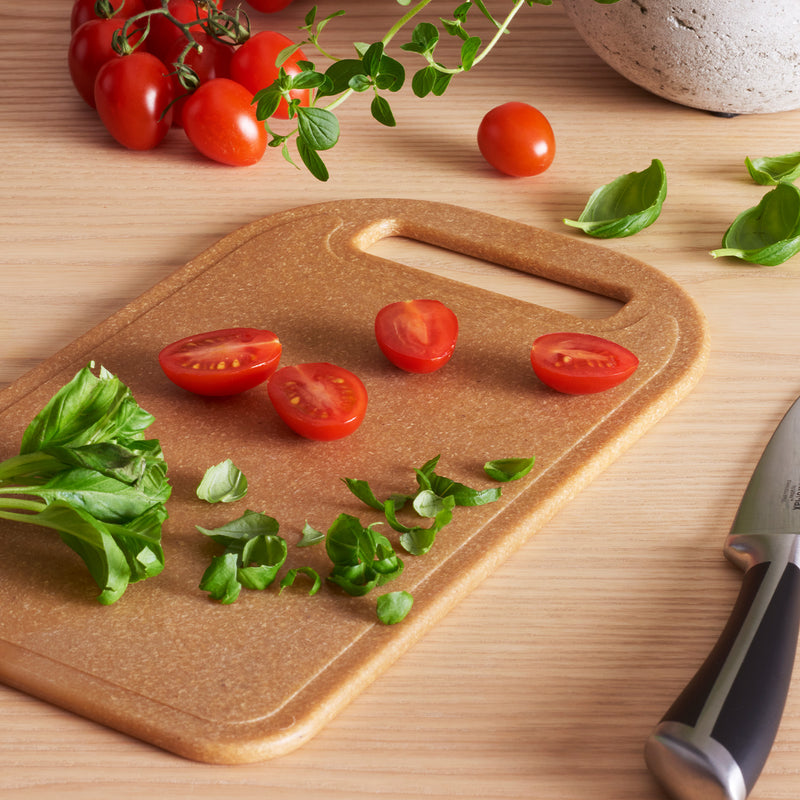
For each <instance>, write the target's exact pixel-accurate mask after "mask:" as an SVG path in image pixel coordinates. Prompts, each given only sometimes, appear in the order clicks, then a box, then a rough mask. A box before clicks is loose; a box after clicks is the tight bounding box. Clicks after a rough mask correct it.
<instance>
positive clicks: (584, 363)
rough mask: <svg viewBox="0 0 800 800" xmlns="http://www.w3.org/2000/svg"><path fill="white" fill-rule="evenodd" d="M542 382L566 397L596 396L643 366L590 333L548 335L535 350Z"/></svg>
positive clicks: (533, 355)
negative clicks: (576, 395)
mask: <svg viewBox="0 0 800 800" xmlns="http://www.w3.org/2000/svg"><path fill="white" fill-rule="evenodd" d="M531 364H533V371H534V372H535V373H536V375H537V376H538V377H539V379H540V380H541V381H542V382H543V383H546V384H547V385H548V386H550V387H551V388H552V389H555V390H556V391H559V392H564V393H565V394H592V393H594V392H603V391H605V390H606V389H610V388H612V387H613V386H617V385H618V384H620V383H622V382H623V381H624V380H626V379H627V378H629V377H630V376H631V375H632V374H633V373H634V372H635V371H636V368H637V367H638V366H639V359H638V358H637V357H636V356H635V355H634V354H633V353H631V351H630V350H627V349H625V348H624V347H622V346H621V345H618V344H615V343H614V342H609V341H608V340H607V339H601V338H600V337H599V336H591V335H589V334H587V333H548V334H546V335H544V336H540V337H539V338H538V339H536V341H535V342H534V343H533V347H532V348H531Z"/></svg>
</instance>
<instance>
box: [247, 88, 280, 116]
mask: <svg viewBox="0 0 800 800" xmlns="http://www.w3.org/2000/svg"><path fill="white" fill-rule="evenodd" d="M282 99H283V95H282V94H281V91H280V89H278V82H277V81H275V82H274V83H273V84H272V85H271V86H268V87H267V88H265V89H261V90H260V91H258V92H256V93H255V95H254V96H253V103H255V106H256V119H259V120H265V119H269V118H270V117H271V116H272V115H273V114H274V113H275V112H276V111H277V110H278V106H279V105H280V102H281V100H282Z"/></svg>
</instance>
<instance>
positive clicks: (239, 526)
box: [195, 510, 279, 547]
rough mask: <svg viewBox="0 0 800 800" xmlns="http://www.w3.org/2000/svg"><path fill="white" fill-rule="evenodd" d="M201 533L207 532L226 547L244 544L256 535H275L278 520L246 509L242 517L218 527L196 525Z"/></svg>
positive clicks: (206, 533)
mask: <svg viewBox="0 0 800 800" xmlns="http://www.w3.org/2000/svg"><path fill="white" fill-rule="evenodd" d="M195 527H196V528H197V530H199V531H200V533H203V534H205V535H206V536H208V537H209V538H211V539H213V540H214V541H215V542H217V543H218V544H221V545H224V546H225V547H230V546H237V545H239V546H243V545H244V543H245V542H247V541H248V540H249V539H254V538H255V537H256V536H267V535H274V534H277V532H278V527H279V526H278V521H277V520H276V519H274V518H273V517H270V516H268V515H267V514H262V513H261V512H260V511H250V510H248V511H245V512H244V514H242V516H241V517H237V518H236V519H234V520H231V521H230V522H226V523H225V524H224V525H221V526H220V527H218V528H213V529H209V528H203V527H201V526H200V525H196V526H195Z"/></svg>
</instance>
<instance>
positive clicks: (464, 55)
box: [461, 36, 481, 70]
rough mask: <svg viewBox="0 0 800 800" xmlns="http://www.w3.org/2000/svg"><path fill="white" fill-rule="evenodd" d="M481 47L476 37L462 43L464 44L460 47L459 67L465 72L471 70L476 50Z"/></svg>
mask: <svg viewBox="0 0 800 800" xmlns="http://www.w3.org/2000/svg"><path fill="white" fill-rule="evenodd" d="M480 47H481V40H480V38H479V37H477V36H470V37H469V38H468V39H466V40H465V41H464V44H463V45H461V66H462V67H463V68H464V69H465V70H470V69H472V65H473V63H474V61H475V56H476V55H477V54H478V50H480Z"/></svg>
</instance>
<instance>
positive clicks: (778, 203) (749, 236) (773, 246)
mask: <svg viewBox="0 0 800 800" xmlns="http://www.w3.org/2000/svg"><path fill="white" fill-rule="evenodd" d="M798 252H800V189H798V188H797V187H796V186H795V185H794V184H793V183H778V184H777V185H776V186H775V188H774V189H771V190H770V191H769V192H767V193H766V194H765V195H764V196H763V197H762V198H761V201H760V202H759V204H758V205H757V206H754V207H753V208H749V209H747V210H746V211H743V212H742V213H741V214H739V216H737V217H736V219H735V220H734V221H733V222H732V223H731V225H730V227H729V228H728V230H727V231H726V232H725V235H724V236H723V237H722V247H721V248H719V249H717V250H713V251H712V252H711V255H712V256H714V257H715V258H719V257H721V256H733V257H735V258H740V259H742V260H743V261H748V262H750V263H752V264H761V265H762V266H767V267H772V266H775V265H777V264H782V263H783V262H784V261H786V260H787V259H789V258H791V257H792V256H794V255H795V254H796V253H798Z"/></svg>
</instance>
